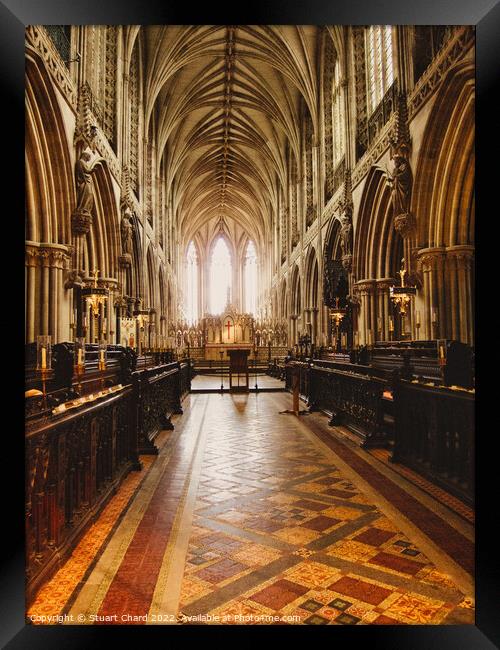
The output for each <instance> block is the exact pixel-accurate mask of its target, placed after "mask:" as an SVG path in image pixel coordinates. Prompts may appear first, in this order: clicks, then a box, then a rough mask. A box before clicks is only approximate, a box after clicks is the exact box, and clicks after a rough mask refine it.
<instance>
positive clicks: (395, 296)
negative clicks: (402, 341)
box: [389, 258, 417, 336]
mask: <svg viewBox="0 0 500 650" xmlns="http://www.w3.org/2000/svg"><path fill="white" fill-rule="evenodd" d="M404 264H405V261H404V258H403V259H402V260H401V270H400V271H399V275H400V277H401V286H399V287H396V286H392V287H390V289H389V295H390V298H391V300H392V301H393V303H394V305H395V306H396V307H398V308H399V314H400V316H401V334H402V335H403V336H404V331H405V316H406V308H407V307H408V305H409V303H410V301H411V297H412V296H414V295H415V294H416V293H417V287H414V286H405V274H406V269H405V266H404Z"/></svg>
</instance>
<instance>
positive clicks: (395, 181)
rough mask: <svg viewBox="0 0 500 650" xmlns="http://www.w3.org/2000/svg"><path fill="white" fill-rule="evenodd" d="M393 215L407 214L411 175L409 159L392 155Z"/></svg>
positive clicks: (390, 180) (411, 181)
mask: <svg viewBox="0 0 500 650" xmlns="http://www.w3.org/2000/svg"><path fill="white" fill-rule="evenodd" d="M389 182H390V184H391V186H392V205H393V209H394V217H398V216H399V215H401V214H408V212H409V208H410V197H411V188H412V184H413V175H412V172H411V167H410V163H409V161H408V160H407V159H406V158H405V157H403V156H394V172H393V174H392V175H390V178H389Z"/></svg>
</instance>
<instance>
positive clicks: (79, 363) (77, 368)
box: [73, 336, 85, 396]
mask: <svg viewBox="0 0 500 650" xmlns="http://www.w3.org/2000/svg"><path fill="white" fill-rule="evenodd" d="M73 368H74V372H75V375H76V378H77V389H78V394H79V395H80V396H81V394H82V377H83V375H84V374H85V339H84V338H83V336H78V337H76V338H75V347H74V354H73Z"/></svg>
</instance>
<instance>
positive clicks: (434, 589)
mask: <svg viewBox="0 0 500 650" xmlns="http://www.w3.org/2000/svg"><path fill="white" fill-rule="evenodd" d="M287 398H288V400H287ZM199 400H204V401H203V403H204V404H208V407H207V408H206V415H205V416H204V419H203V421H202V423H201V425H199V432H198V433H196V432H195V429H196V427H195V426H194V425H195V420H196V418H199V414H198V415H196V417H195V409H194V408H192V407H188V406H187V407H186V408H185V414H184V416H183V417H182V418H181V419H180V420H179V422H178V424H176V432H179V436H178V438H177V440H176V442H175V448H174V449H172V450H171V456H172V457H171V460H169V462H168V463H167V462H166V461H164V459H163V454H164V451H163V450H162V451H161V452H160V455H159V456H158V458H157V459H156V460H155V463H162V462H164V463H165V469H164V470H162V472H161V473H160V474H159V475H158V476H155V477H154V482H153V476H151V477H150V478H148V481H144V482H143V484H142V486H141V489H140V490H139V491H138V493H137V494H136V496H135V497H134V499H133V502H134V504H135V505H136V506H140V504H141V499H146V498H147V499H148V501H147V502H145V504H144V507H143V510H141V513H142V514H141V516H140V517H139V520H137V517H136V516H135V515H133V513H132V514H130V513H127V514H126V515H125V517H124V519H123V521H122V531H121V534H122V537H121V538H120V539H119V540H117V541H116V544H115V546H116V555H113V556H110V560H109V563H108V564H107V565H106V566H104V567H103V568H99V567H96V568H95V569H94V570H91V571H89V572H87V575H86V579H85V580H84V581H83V583H82V584H80V585H79V586H78V587H75V591H74V593H73V596H72V598H71V602H76V603H77V604H78V603H83V602H85V603H86V604H85V608H84V609H85V611H86V612H89V611H93V612H97V613H99V612H101V613H106V614H107V615H108V616H110V615H112V612H114V611H120V612H121V611H123V608H124V607H129V608H132V609H133V611H134V612H136V613H137V614H144V615H145V617H146V618H147V615H148V612H149V611H153V606H152V602H153V600H154V599H155V598H157V597H158V596H159V597H160V601H161V596H162V593H161V590H162V588H163V587H162V585H164V584H167V583H168V584H170V585H172V584H178V594H179V597H178V600H176V602H175V607H174V609H175V614H176V615H177V622H178V623H180V624H192V623H197V624H199V623H202V624H204V623H208V624H210V623H217V624H220V623H223V624H257V625H259V624H306V625H366V624H375V625H396V624H398V625H405V624H473V623H474V600H473V597H472V593H465V591H466V590H463V589H460V588H459V587H458V586H457V584H456V583H455V582H454V580H453V578H452V577H451V576H450V575H449V574H448V573H447V572H446V569H443V568H442V566H441V563H440V562H438V564H439V565H440V566H439V567H438V566H436V565H435V564H434V563H433V562H431V560H430V559H429V558H428V557H427V556H426V555H425V553H424V552H423V549H422V548H420V547H419V545H418V544H417V543H416V541H415V540H414V539H411V538H410V537H408V536H407V535H405V534H403V532H402V530H401V526H400V523H399V522H398V517H397V516H395V517H394V516H392V517H388V516H387V515H386V514H384V512H383V511H382V510H381V509H380V506H379V505H377V499H376V498H374V497H373V494H374V492H370V494H367V493H364V492H363V490H362V488H361V485H360V484H359V483H358V481H357V478H356V476H357V475H356V474H354V473H352V472H349V475H347V474H346V472H345V470H342V469H341V468H340V467H339V465H342V462H341V460H340V458H339V457H337V456H336V455H335V453H334V452H331V453H330V451H329V450H326V449H325V447H324V446H322V445H321V444H320V443H319V441H318V439H317V438H316V437H315V436H314V435H311V434H307V435H306V433H305V431H304V427H306V428H307V427H308V422H310V423H311V424H313V421H314V418H319V417H323V416H316V415H315V416H308V417H307V418H303V419H302V420H301V421H300V422H299V421H298V420H297V419H296V418H295V417H293V416H290V415H279V413H278V412H279V411H280V410H283V408H286V406H287V404H288V401H289V396H285V395H281V394H277V393H276V394H269V393H262V394H258V395H227V394H225V395H223V396H222V395H209V396H203V397H201V396H198V395H196V396H191V397H190V398H189V401H190V402H191V405H192V406H193V405H194V406H196V405H197V404H201V402H200V401H199ZM311 430H312V429H311ZM363 453H366V452H363ZM366 455H367V456H369V455H368V454H366ZM195 458H196V459H200V462H199V465H196V462H195V460H193V459H195ZM336 458H337V460H336ZM155 463H153V468H154V466H155ZM374 471H375V470H374ZM372 479H373V477H372ZM373 480H374V479H373ZM377 480H378V479H377ZM383 480H388V479H386V478H384V479H383ZM380 481H382V478H380ZM386 488H387V486H386ZM190 489H191V490H192V491H193V500H192V504H191V506H190V507H191V508H192V510H189V509H188V506H187V505H186V504H187V503H188V496H187V495H188V494H189V490H190ZM389 492H390V491H389ZM132 510H133V508H132ZM134 512H135V511H134ZM186 512H189V513H190V514H189V517H188V519H186V516H185V514H183V513H186ZM191 513H192V514H191ZM402 514H404V515H405V516H409V513H402ZM410 514H411V513H410ZM133 516H134V517H136V518H135V519H133ZM435 516H437V515H435ZM129 517H130V523H129ZM129 525H130V526H131V527H132V528H131V529H130V530H131V532H130V535H128V536H127V530H128V529H127V526H129ZM443 525H445V522H443ZM403 528H404V526H403ZM113 539H114V538H113V536H111V541H113ZM460 539H461V536H460V535H459V534H458V533H457V536H456V540H454V543H455V545H460ZM118 542H119V543H118ZM110 548H111V546H110ZM467 548H468V547H467ZM175 553H177V555H175ZM464 553H465V551H464ZM169 554H170V555H169ZM174 556H175V557H177V563H173V564H172V563H171V562H170V560H169V559H168V558H169V557H174ZM103 557H105V556H103ZM449 559H450V558H448V557H447V556H445V555H444V554H443V566H448V565H447V562H448V561H449ZM139 567H140V568H139ZM177 574H178V578H176V579H177V583H175V576H176V575H177ZM169 579H170V582H168V580H169ZM162 581H163V582H162ZM172 581H173V582H172ZM174 591H175V590H174ZM87 594H88V595H87ZM66 595H67V594H66ZM167 595H168V594H167ZM77 597H78V599H76V598H77ZM44 598H45V599H46V598H47V594H45V596H44ZM44 598H42V599H41V600H40V599H37V607H39V608H40V607H43V606H44V602H43V601H44ZM75 599H76V600H75ZM124 603H128V605H124ZM68 606H69V605H68ZM78 606H80V605H78ZM75 607H77V605H74V606H73V609H72V610H71V611H75ZM82 607H83V605H82ZM150 608H151V609H150ZM63 609H64V607H63V608H62V609H61V610H60V611H62V610H63ZM82 611H83V609H82ZM148 620H149V619H148ZM110 622H117V623H120V622H121V621H120V620H117V621H110ZM136 622H147V621H146V620H145V621H136ZM87 623H88V621H87Z"/></svg>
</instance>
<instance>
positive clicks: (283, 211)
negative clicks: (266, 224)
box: [280, 204, 288, 264]
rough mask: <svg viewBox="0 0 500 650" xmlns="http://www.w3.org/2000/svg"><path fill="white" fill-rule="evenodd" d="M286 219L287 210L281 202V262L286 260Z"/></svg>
mask: <svg viewBox="0 0 500 650" xmlns="http://www.w3.org/2000/svg"><path fill="white" fill-rule="evenodd" d="M287 220H288V210H287V209H286V208H285V206H284V205H283V204H282V205H281V208H280V230H281V263H282V264H283V262H284V261H285V260H286V254H287V241H288V240H287V227H286V226H287Z"/></svg>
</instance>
